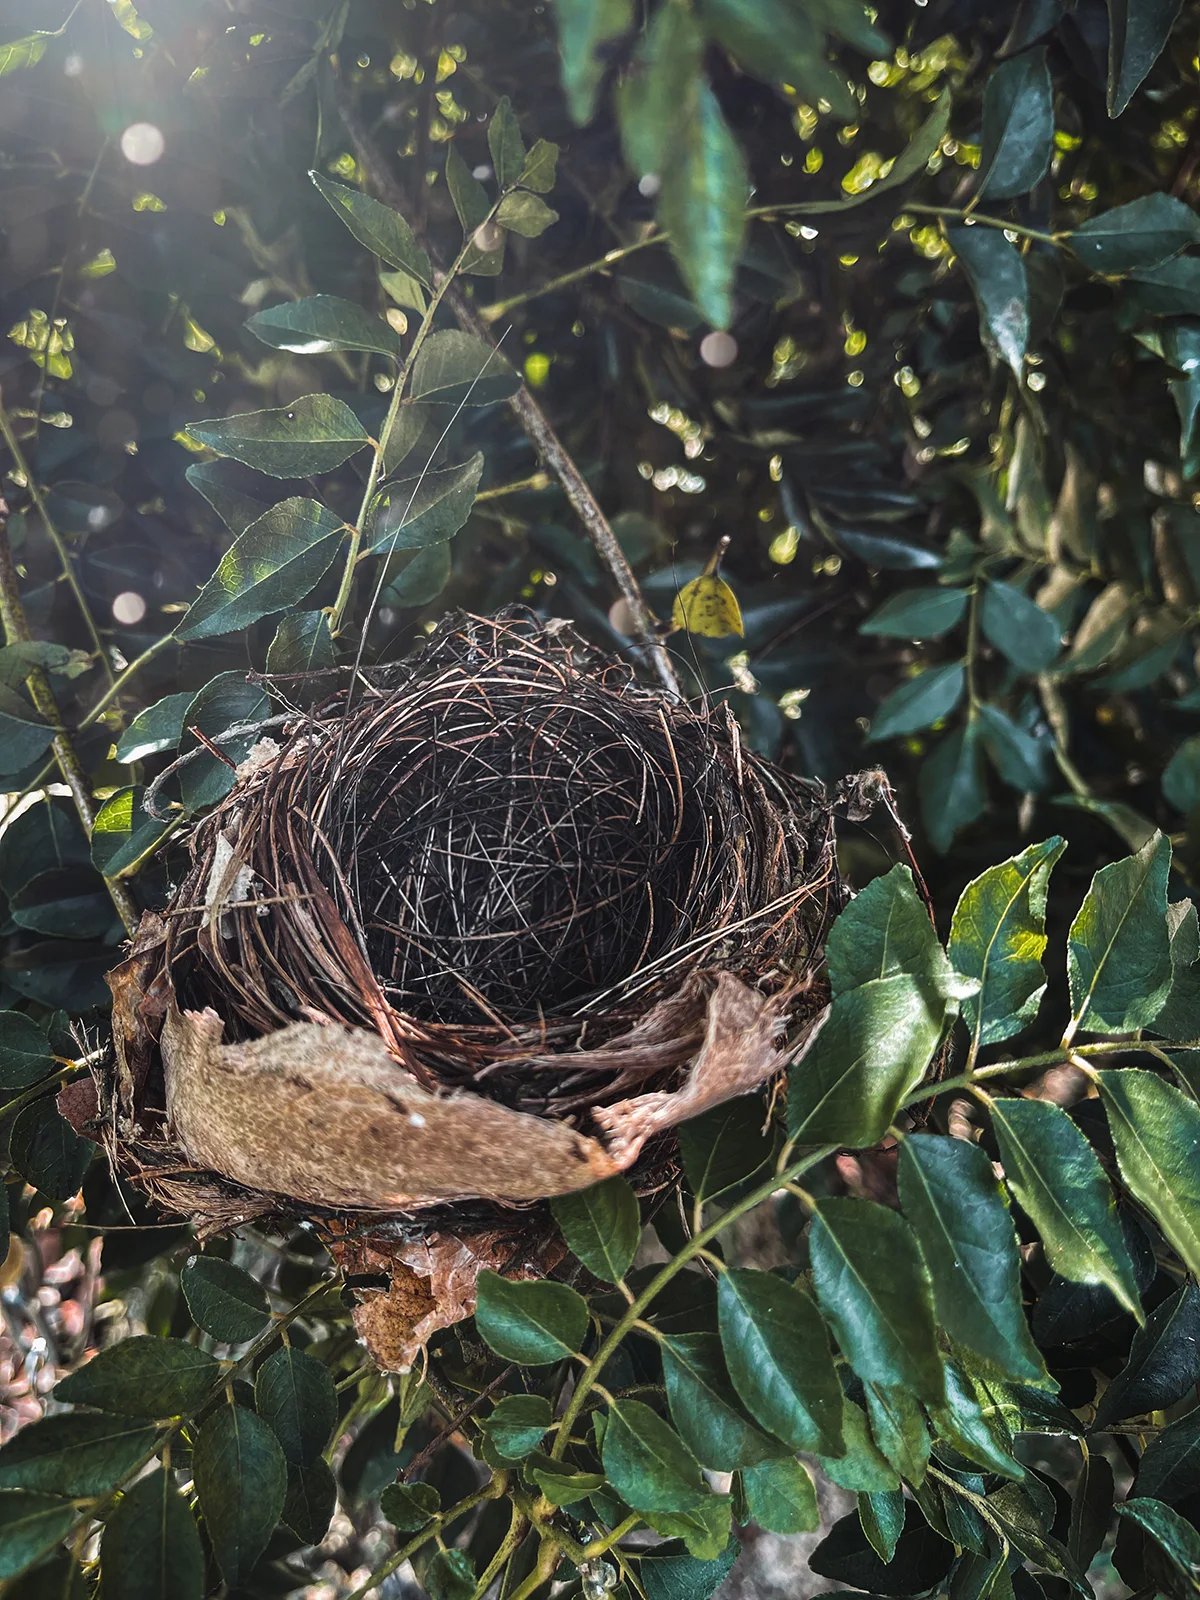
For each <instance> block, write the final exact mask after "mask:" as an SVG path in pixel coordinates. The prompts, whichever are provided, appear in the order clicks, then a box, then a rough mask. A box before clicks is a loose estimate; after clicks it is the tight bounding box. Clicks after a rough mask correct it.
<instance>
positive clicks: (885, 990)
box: [788, 973, 942, 1148]
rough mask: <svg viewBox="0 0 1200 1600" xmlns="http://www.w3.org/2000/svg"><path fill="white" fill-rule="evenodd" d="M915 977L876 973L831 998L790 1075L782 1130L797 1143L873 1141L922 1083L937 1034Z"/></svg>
mask: <svg viewBox="0 0 1200 1600" xmlns="http://www.w3.org/2000/svg"><path fill="white" fill-rule="evenodd" d="M941 1031H942V1019H941V1015H940V1013H938V1014H934V1013H933V1012H931V1011H930V1009H929V1005H928V1001H927V999H926V997H925V995H924V994H923V992H922V990H921V988H920V987H919V985H918V982H917V980H916V979H915V978H910V977H908V976H907V975H906V974H903V973H901V974H897V976H895V977H893V978H876V979H873V980H872V981H871V982H870V983H864V984H862V985H861V986H860V987H859V988H857V989H852V990H851V991H850V992H849V993H848V994H841V995H839V996H838V997H837V999H836V1000H835V1001H834V1002H833V1005H832V1006H831V1008H830V1011H829V1016H828V1019H827V1021H826V1022H825V1025H824V1027H823V1028H822V1029H821V1031H820V1033H819V1034H818V1035H817V1037H816V1039H815V1041H814V1042H813V1044H812V1045H811V1046H810V1047H809V1049H808V1050H807V1051H806V1052H805V1053H804V1054H803V1055H801V1056H800V1058H799V1060H798V1061H796V1063H795V1064H794V1065H793V1067H792V1068H791V1071H790V1072H789V1074H788V1132H789V1133H790V1134H791V1135H792V1136H793V1138H795V1139H796V1140H798V1141H799V1143H801V1144H845V1145H852V1146H854V1147H856V1148H860V1147H862V1146H864V1145H871V1144H874V1143H875V1142H876V1141H877V1140H879V1139H881V1138H882V1137H883V1135H884V1134H885V1133H886V1132H887V1130H888V1128H889V1126H890V1125H891V1122H892V1120H893V1118H894V1117H895V1115H896V1113H897V1111H898V1110H899V1108H900V1103H901V1101H902V1100H903V1099H904V1096H905V1095H906V1094H907V1093H908V1092H909V1090H910V1089H913V1088H915V1087H916V1085H917V1084H918V1083H920V1081H921V1079H922V1077H923V1076H924V1074H925V1069H926V1067H927V1066H928V1064H929V1059H930V1057H931V1056H932V1054H933V1051H934V1048H935V1047H936V1045H937V1042H938V1039H939V1038H940V1037H941Z"/></svg>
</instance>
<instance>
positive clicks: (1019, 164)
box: [955, 50, 1054, 359]
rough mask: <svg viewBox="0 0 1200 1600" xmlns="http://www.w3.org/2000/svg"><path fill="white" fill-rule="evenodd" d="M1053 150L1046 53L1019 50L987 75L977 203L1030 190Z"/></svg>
mask: <svg viewBox="0 0 1200 1600" xmlns="http://www.w3.org/2000/svg"><path fill="white" fill-rule="evenodd" d="M1053 150H1054V86H1053V84H1052V83H1051V81H1050V73H1049V70H1048V69H1047V66H1046V52H1045V51H1044V50H1029V51H1025V52H1024V53H1023V54H1021V55H1018V56H1013V57H1012V58H1011V59H1010V60H1008V61H1002V62H1001V63H1000V65H999V66H998V67H995V68H994V69H993V70H992V72H991V73H989V75H988V80H987V87H986V89H985V90H984V96H983V133H982V148H981V152H980V161H979V170H980V172H981V173H982V181H981V183H980V186H979V194H980V197H981V199H985V200H1004V199H1008V198H1010V197H1011V196H1012V195H1017V194H1024V193H1025V191H1026V190H1027V189H1032V188H1033V186H1034V184H1036V183H1040V182H1041V180H1042V179H1043V178H1044V177H1045V176H1046V173H1047V171H1048V170H1049V167H1050V157H1051V155H1052V154H1053ZM979 231H980V232H982V231H983V230H982V229H980V230H979ZM955 248H956V249H957V245H956V246H955ZM1022 276H1023V275H1022ZM1006 359H1007V357H1006Z"/></svg>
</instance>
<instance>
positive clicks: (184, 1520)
mask: <svg viewBox="0 0 1200 1600" xmlns="http://www.w3.org/2000/svg"><path fill="white" fill-rule="evenodd" d="M100 1575H101V1581H102V1583H103V1586H104V1592H105V1594H106V1595H109V1594H111V1595H118V1596H120V1600H201V1596H202V1595H203V1594H204V1591H205V1588H206V1587H207V1586H206V1584H205V1582H204V1548H203V1546H202V1545H201V1543H200V1535H199V1533H198V1532H197V1530H196V1519H195V1518H194V1517H193V1516H192V1512H191V1508H190V1506H189V1505H188V1503H187V1501H186V1500H185V1499H184V1498H183V1496H182V1495H181V1494H180V1493H179V1491H178V1490H177V1489H176V1488H175V1487H174V1486H173V1484H172V1482H171V1475H170V1473H169V1472H166V1471H164V1469H163V1468H162V1467H157V1468H155V1470H154V1471H153V1472H152V1473H150V1474H149V1475H148V1476H147V1477H145V1478H139V1479H138V1481H137V1482H136V1483H135V1484H133V1485H131V1487H130V1488H128V1489H126V1491H125V1493H124V1494H123V1495H122V1496H121V1499H120V1501H119V1503H118V1505H117V1509H116V1510H115V1511H114V1512H113V1514H112V1516H111V1517H109V1519H108V1521H107V1522H106V1523H105V1525H104V1533H103V1536H102V1538H101V1543H100Z"/></svg>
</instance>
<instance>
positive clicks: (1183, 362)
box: [1162, 322, 1200, 460]
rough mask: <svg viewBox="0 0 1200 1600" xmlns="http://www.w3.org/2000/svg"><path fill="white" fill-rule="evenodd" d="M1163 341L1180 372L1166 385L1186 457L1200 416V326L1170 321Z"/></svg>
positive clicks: (1170, 361) (1170, 363) (1168, 357)
mask: <svg viewBox="0 0 1200 1600" xmlns="http://www.w3.org/2000/svg"><path fill="white" fill-rule="evenodd" d="M1162 342H1163V355H1164V357H1165V358H1166V361H1167V365H1168V366H1170V367H1172V368H1173V369H1174V371H1175V373H1176V374H1178V376H1175V377H1172V379H1171V381H1170V382H1169V384H1168V385H1167V387H1168V388H1169V389H1170V391H1171V398H1172V399H1173V400H1174V402H1175V409H1176V410H1177V411H1178V412H1179V453H1180V455H1181V456H1183V457H1184V459H1185V460H1186V459H1187V458H1188V457H1189V456H1190V455H1191V452H1192V447H1193V445H1194V444H1195V442H1196V434H1197V422H1198V420H1200V326H1197V325H1196V324H1195V323H1193V322H1175V323H1172V324H1169V325H1168V327H1167V328H1166V330H1165V332H1164V334H1163V341H1162Z"/></svg>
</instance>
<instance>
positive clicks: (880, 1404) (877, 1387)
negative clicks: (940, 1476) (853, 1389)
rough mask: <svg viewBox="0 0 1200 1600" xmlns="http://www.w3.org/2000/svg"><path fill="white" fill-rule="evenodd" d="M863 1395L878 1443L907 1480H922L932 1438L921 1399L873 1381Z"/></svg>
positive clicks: (916, 1482)
mask: <svg viewBox="0 0 1200 1600" xmlns="http://www.w3.org/2000/svg"><path fill="white" fill-rule="evenodd" d="M863 1398H864V1399H865V1400H866V1402H867V1418H868V1420H869V1422H870V1424H871V1436H872V1438H873V1439H874V1440H875V1443H876V1444H877V1445H878V1446H879V1448H880V1450H881V1451H882V1452H883V1454H884V1455H885V1456H886V1457H887V1459H888V1460H889V1461H890V1462H891V1464H892V1466H893V1467H895V1469H896V1471H897V1472H898V1473H899V1475H900V1477H902V1478H903V1479H904V1480H905V1482H906V1483H910V1484H912V1485H914V1486H916V1485H917V1484H919V1483H921V1482H922V1481H923V1479H924V1477H925V1472H926V1469H927V1467H928V1466H929V1450H930V1443H931V1441H930V1438H929V1429H928V1428H927V1427H926V1426H925V1417H924V1414H923V1412H922V1410H921V1406H920V1404H919V1402H918V1401H917V1400H915V1399H914V1398H913V1396H912V1395H910V1394H908V1393H906V1392H905V1390H903V1389H900V1388H896V1387H893V1386H890V1385H887V1384H874V1383H868V1384H867V1385H866V1388H865V1393H864V1396H863Z"/></svg>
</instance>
